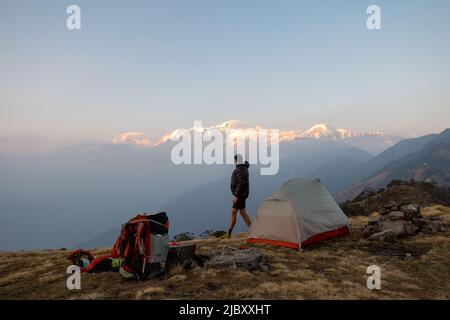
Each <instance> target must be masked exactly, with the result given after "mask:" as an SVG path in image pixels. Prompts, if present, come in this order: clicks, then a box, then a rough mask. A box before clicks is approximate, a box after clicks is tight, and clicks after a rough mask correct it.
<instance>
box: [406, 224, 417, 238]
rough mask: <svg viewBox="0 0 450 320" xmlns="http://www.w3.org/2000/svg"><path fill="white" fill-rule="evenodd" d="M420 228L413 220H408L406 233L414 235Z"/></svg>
mask: <svg viewBox="0 0 450 320" xmlns="http://www.w3.org/2000/svg"><path fill="white" fill-rule="evenodd" d="M418 230H419V228H418V227H417V226H416V225H414V224H413V223H412V222H410V221H408V222H406V223H405V234H406V235H408V236H412V235H414V234H416V233H417V231H418Z"/></svg>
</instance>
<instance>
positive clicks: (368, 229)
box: [363, 224, 380, 238]
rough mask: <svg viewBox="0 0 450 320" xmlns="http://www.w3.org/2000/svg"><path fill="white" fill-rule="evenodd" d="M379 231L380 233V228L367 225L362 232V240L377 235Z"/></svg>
mask: <svg viewBox="0 0 450 320" xmlns="http://www.w3.org/2000/svg"><path fill="white" fill-rule="evenodd" d="M379 231H380V226H379V225H378V224H376V225H368V226H367V227H366V228H365V229H364V231H363V236H364V238H367V237H369V236H371V235H372V234H374V233H377V232H379Z"/></svg>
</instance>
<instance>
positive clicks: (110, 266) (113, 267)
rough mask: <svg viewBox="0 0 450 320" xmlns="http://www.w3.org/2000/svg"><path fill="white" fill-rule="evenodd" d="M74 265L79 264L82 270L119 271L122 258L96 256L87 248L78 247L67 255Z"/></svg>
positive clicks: (93, 271)
mask: <svg viewBox="0 0 450 320" xmlns="http://www.w3.org/2000/svg"><path fill="white" fill-rule="evenodd" d="M67 259H68V260H70V261H71V263H72V264H73V265H76V266H79V267H80V268H81V272H90V273H99V272H106V271H112V272H117V271H119V267H120V260H119V259H114V258H112V257H110V256H108V255H104V256H100V257H97V258H95V257H94V256H93V255H92V253H90V252H89V251H87V250H82V249H77V250H75V251H73V252H72V253H70V254H69V256H68V257H67Z"/></svg>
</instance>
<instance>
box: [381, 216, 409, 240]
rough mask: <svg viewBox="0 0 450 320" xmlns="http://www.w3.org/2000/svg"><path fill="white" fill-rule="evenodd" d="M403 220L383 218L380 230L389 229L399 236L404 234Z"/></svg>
mask: <svg viewBox="0 0 450 320" xmlns="http://www.w3.org/2000/svg"><path fill="white" fill-rule="evenodd" d="M405 224H406V221H405V220H390V219H389V220H385V221H383V222H382V223H381V231H388V230H391V231H392V232H393V233H394V235H395V236H396V237H401V236H403V235H405V234H406V232H405Z"/></svg>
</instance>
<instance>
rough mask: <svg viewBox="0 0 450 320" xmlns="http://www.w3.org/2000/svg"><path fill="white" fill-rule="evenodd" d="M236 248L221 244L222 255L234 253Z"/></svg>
mask: <svg viewBox="0 0 450 320" xmlns="http://www.w3.org/2000/svg"><path fill="white" fill-rule="evenodd" d="M237 250H238V249H236V248H233V247H231V246H227V245H225V246H223V248H222V255H230V254H234V253H235V252H236V251H237Z"/></svg>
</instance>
